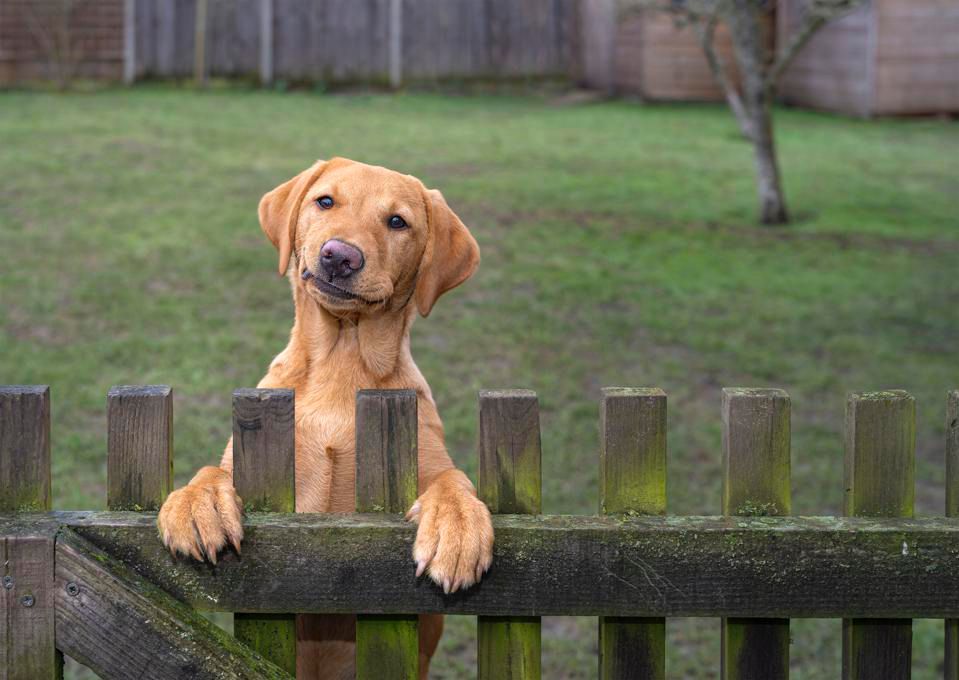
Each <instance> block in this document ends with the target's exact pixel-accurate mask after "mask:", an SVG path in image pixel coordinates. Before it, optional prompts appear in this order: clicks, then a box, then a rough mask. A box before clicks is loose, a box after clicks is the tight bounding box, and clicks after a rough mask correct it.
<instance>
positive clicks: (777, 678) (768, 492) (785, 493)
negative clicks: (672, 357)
mask: <svg viewBox="0 0 959 680" xmlns="http://www.w3.org/2000/svg"><path fill="white" fill-rule="evenodd" d="M722 421H723V514H724V515H729V516H732V515H746V516H751V515H760V516H776V515H788V514H790V512H792V501H791V494H790V460H789V457H790V446H789V443H790V422H789V395H787V394H786V393H785V392H784V391H782V390H775V389H748V388H725V389H723V402H722ZM721 663H722V677H723V678H724V679H725V680H785V679H786V678H788V677H789V619H741V618H727V619H723V622H722V661H721Z"/></svg>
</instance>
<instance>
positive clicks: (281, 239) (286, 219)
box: [258, 161, 326, 276]
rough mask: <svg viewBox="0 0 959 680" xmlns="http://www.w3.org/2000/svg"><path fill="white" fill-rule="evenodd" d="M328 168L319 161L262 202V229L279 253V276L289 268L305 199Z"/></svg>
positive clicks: (260, 212) (272, 192)
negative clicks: (297, 225)
mask: <svg viewBox="0 0 959 680" xmlns="http://www.w3.org/2000/svg"><path fill="white" fill-rule="evenodd" d="M325 168H326V161H317V162H316V163H314V164H313V165H311V166H310V167H308V168H307V169H306V170H304V171H303V172H301V173H300V174H298V175H297V176H296V177H294V178H292V179H290V180H287V181H286V182H283V184H281V185H280V186H278V187H277V188H276V189H274V190H273V191H270V192H268V193H267V194H265V195H264V196H263V198H261V199H260V207H259V211H258V212H259V215H260V228H261V229H263V233H264V234H266V235H267V237H268V238H269V239H270V241H271V242H272V243H273V245H274V246H275V247H276V249H277V251H279V253H280V267H279V269H280V276H283V275H284V274H286V270H287V268H289V266H290V256H291V255H292V253H293V245H294V242H295V240H296V223H297V222H298V221H299V218H300V207H301V206H302V205H303V199H304V198H305V197H306V192H307V191H309V190H310V187H311V186H312V185H313V183H314V182H315V181H316V179H317V177H319V176H320V175H321V174H322V172H323V170H324V169H325Z"/></svg>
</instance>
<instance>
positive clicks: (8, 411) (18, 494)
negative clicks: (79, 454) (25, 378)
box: [0, 385, 51, 512]
mask: <svg viewBox="0 0 959 680" xmlns="http://www.w3.org/2000/svg"><path fill="white" fill-rule="evenodd" d="M50 506H51V495H50V388H49V387H47V386H46V385H6V386H3V387H0V511H9V512H29V511H31V510H40V511H42V510H49V509H50Z"/></svg>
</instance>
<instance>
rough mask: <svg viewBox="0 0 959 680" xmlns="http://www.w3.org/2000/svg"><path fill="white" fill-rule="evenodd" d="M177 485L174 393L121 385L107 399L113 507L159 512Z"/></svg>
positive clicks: (161, 387)
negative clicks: (175, 475)
mask: <svg viewBox="0 0 959 680" xmlns="http://www.w3.org/2000/svg"><path fill="white" fill-rule="evenodd" d="M172 483H173V390H171V389H170V388H169V387H167V386H165V385H150V386H143V387H137V386H118V387H113V388H112V389H111V390H110V392H109V394H108V395H107V507H108V508H110V509H111V510H136V511H142V510H159V509H160V506H161V505H163V501H164V500H166V497H167V496H168V495H169V493H170V491H171V490H172V489H171V485H172Z"/></svg>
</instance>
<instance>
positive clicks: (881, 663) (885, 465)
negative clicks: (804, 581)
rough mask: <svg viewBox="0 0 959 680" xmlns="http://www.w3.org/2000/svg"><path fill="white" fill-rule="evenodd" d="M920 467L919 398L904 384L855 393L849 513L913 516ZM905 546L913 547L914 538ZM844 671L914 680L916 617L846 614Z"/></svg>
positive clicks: (849, 435) (856, 676)
mask: <svg viewBox="0 0 959 680" xmlns="http://www.w3.org/2000/svg"><path fill="white" fill-rule="evenodd" d="M915 467H916V402H915V400H914V399H913V398H912V397H911V396H910V395H909V394H907V393H906V392H903V391H901V390H892V391H886V392H866V393H857V394H851V395H850V396H849V399H848V401H847V402H846V452H845V489H846V514H847V515H855V516H860V517H912V515H913V506H914V499H915ZM913 549H915V548H913ZM902 551H903V553H907V552H909V545H908V543H904V544H903V548H902ZM877 592H881V591H877ZM842 672H843V679H844V680H868V679H869V678H883V679H884V680H898V679H901V680H908V679H909V678H910V677H911V673H912V621H910V620H907V619H903V620H896V621H872V620H865V619H862V620H857V619H850V618H846V619H843V658H842Z"/></svg>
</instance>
